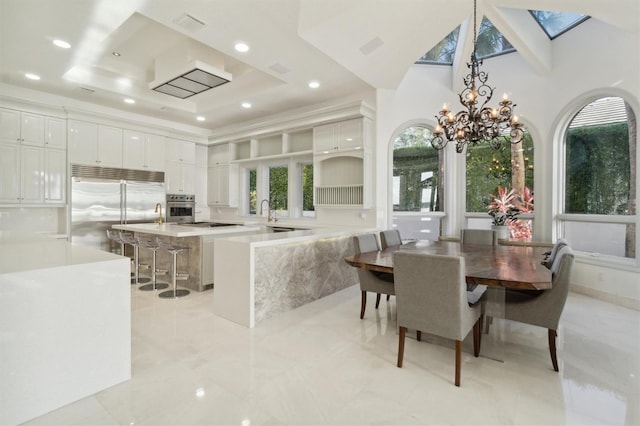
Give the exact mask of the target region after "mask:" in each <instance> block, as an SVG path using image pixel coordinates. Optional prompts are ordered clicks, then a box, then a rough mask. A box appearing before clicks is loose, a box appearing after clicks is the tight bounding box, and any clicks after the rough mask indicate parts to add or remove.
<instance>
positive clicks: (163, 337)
mask: <svg viewBox="0 0 640 426" xmlns="http://www.w3.org/2000/svg"><path fill="white" fill-rule="evenodd" d="M131 294H132V375H133V377H132V379H131V380H129V381H127V382H125V383H121V384H119V385H117V386H114V387H111V388H109V389H106V390H104V391H102V392H99V393H97V394H95V395H92V396H91V397H88V398H85V399H83V400H80V401H77V402H75V403H73V404H70V405H67V406H65V407H62V408H60V409H58V410H55V411H53V412H51V413H48V414H46V415H44V416H42V417H39V418H37V419H33V420H32V421H30V422H28V423H27V424H29V425H128V426H133V425H238V426H251V425H320V424H326V425H371V424H376V425H424V424H485V425H486V424H491V425H513V424H525V425H526V424H530V425H565V424H571V425H603V424H606V425H640V408H639V407H640V381H639V379H640V357H639V356H638V354H639V353H640V312H637V311H633V310H629V309H625V308H621V307H619V306H615V305H611V304H609V303H606V302H602V301H599V300H596V299H592V298H589V297H586V296H583V295H579V294H574V293H570V294H569V298H568V300H567V305H566V308H565V311H564V314H563V317H562V320H561V325H560V328H559V331H558V333H559V334H558V356H559V363H560V372H559V373H556V372H554V371H553V370H552V367H551V361H550V359H549V353H548V348H547V333H546V330H544V329H541V328H537V327H532V326H527V325H524V324H518V323H512V322H509V321H501V320H496V322H497V323H496V324H494V325H492V330H499V332H500V333H501V335H502V336H503V338H504V342H503V345H502V346H501V347H500V349H499V351H500V352H499V355H500V357H501V358H502V359H503V360H502V361H495V360H493V359H490V358H487V357H479V358H475V357H473V356H472V355H471V354H470V353H469V351H466V352H465V353H464V354H463V358H462V383H461V387H459V388H457V387H455V386H454V385H453V375H454V353H453V350H452V349H451V348H450V347H447V345H440V344H434V343H430V342H428V341H422V342H418V341H416V340H415V338H413V337H411V336H409V338H407V341H406V347H405V358H404V365H403V368H402V369H399V368H397V367H396V360H397V350H398V335H397V332H396V309H395V299H394V298H393V297H392V298H391V300H390V301H389V302H386V301H384V300H383V301H381V303H380V307H379V309H378V310H376V309H374V306H373V304H374V299H373V297H372V295H370V297H369V303H368V306H367V311H366V313H365V317H364V319H362V320H360V319H359V312H360V291H359V289H358V288H357V286H353V287H350V288H347V289H345V290H342V291H340V292H338V293H335V294H333V295H330V296H328V297H325V298H323V299H320V300H317V301H315V302H313V303H310V304H308V305H305V306H302V307H300V308H298V309H295V310H293V311H290V312H286V313H283V314H279V315H277V316H275V317H273V318H270V319H268V320H266V321H264V322H263V323H261V324H259V325H258V326H257V328H255V329H248V328H245V327H242V326H239V325H237V324H234V323H232V322H229V321H227V320H224V319H222V318H219V317H217V316H216V315H215V312H214V310H213V300H214V297H215V291H207V292H203V293H198V292H192V293H191V294H190V295H189V296H187V297H185V298H182V299H177V300H164V299H159V298H158V297H157V295H156V294H154V293H153V292H142V291H138V290H137V289H136V288H135V287H134V286H132V289H131ZM496 333H497V331H496ZM487 342H489V343H487V344H488V345H491V342H490V340H487ZM484 345H485V342H484V341H483V348H484Z"/></svg>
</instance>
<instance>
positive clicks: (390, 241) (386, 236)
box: [380, 229, 402, 250]
mask: <svg viewBox="0 0 640 426" xmlns="http://www.w3.org/2000/svg"><path fill="white" fill-rule="evenodd" d="M401 244H402V239H401V238H400V231H398V230H397V229H387V230H386V231H382V232H380V246H381V247H382V249H383V250H384V249H386V248H387V247H391V246H399V245H401Z"/></svg>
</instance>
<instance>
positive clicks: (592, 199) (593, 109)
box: [560, 97, 637, 258]
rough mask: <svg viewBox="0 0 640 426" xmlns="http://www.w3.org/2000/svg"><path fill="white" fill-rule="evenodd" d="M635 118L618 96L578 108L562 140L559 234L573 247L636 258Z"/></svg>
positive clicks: (629, 108) (604, 98)
mask: <svg viewBox="0 0 640 426" xmlns="http://www.w3.org/2000/svg"><path fill="white" fill-rule="evenodd" d="M636 140H637V136H636V119H635V114H634V113H633V111H632V110H631V107H630V106H629V105H628V104H627V103H626V102H625V101H624V100H623V99H622V98H619V97H603V98H600V99H597V100H595V101H593V102H591V103H589V104H588V105H586V106H585V107H584V108H582V109H581V110H580V111H579V112H578V113H577V114H576V115H575V116H574V117H573V119H572V120H571V122H570V124H569V126H568V128H567V130H566V133H565V139H564V154H565V164H564V174H565V176H564V178H565V185H564V206H563V213H564V214H562V215H560V219H561V222H560V223H561V225H562V227H561V233H562V235H563V236H564V237H565V238H567V239H568V240H569V242H570V243H571V244H572V246H573V247H574V248H576V249H577V250H581V251H588V252H593V253H599V254H606V255H611V256H618V257H627V258H635V257H636V250H635V241H636V230H635V228H636V227H635V214H636V185H635V182H636Z"/></svg>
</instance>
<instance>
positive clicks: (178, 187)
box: [164, 138, 196, 194]
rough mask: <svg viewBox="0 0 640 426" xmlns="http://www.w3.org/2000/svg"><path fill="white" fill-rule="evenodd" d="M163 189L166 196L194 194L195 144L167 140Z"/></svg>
mask: <svg viewBox="0 0 640 426" xmlns="http://www.w3.org/2000/svg"><path fill="white" fill-rule="evenodd" d="M166 159H167V162H166V164H165V167H166V169H165V175H164V181H165V187H166V189H167V193H168V194H195V191H196V188H195V175H196V165H195V161H196V144H195V143H193V142H188V141H183V140H179V139H171V138H167V140H166Z"/></svg>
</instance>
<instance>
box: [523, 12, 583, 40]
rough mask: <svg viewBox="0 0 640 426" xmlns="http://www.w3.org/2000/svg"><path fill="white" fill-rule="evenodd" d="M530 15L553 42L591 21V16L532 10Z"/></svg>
mask: <svg viewBox="0 0 640 426" xmlns="http://www.w3.org/2000/svg"><path fill="white" fill-rule="evenodd" d="M529 13H531V15H532V16H533V18H534V19H535V20H536V22H537V23H538V24H539V25H540V27H542V29H543V30H544V32H545V33H546V34H547V36H548V37H549V38H550V39H551V40H553V39H554V38H556V37H558V36H559V35H560V34H563V33H565V32H567V31H569V30H570V29H571V28H573V27H575V26H576V25H578V24H581V23H582V22H584V21H586V20H587V19H589V16H587V15H583V14H580V13H562V12H547V11H544V10H530V11H529Z"/></svg>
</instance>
